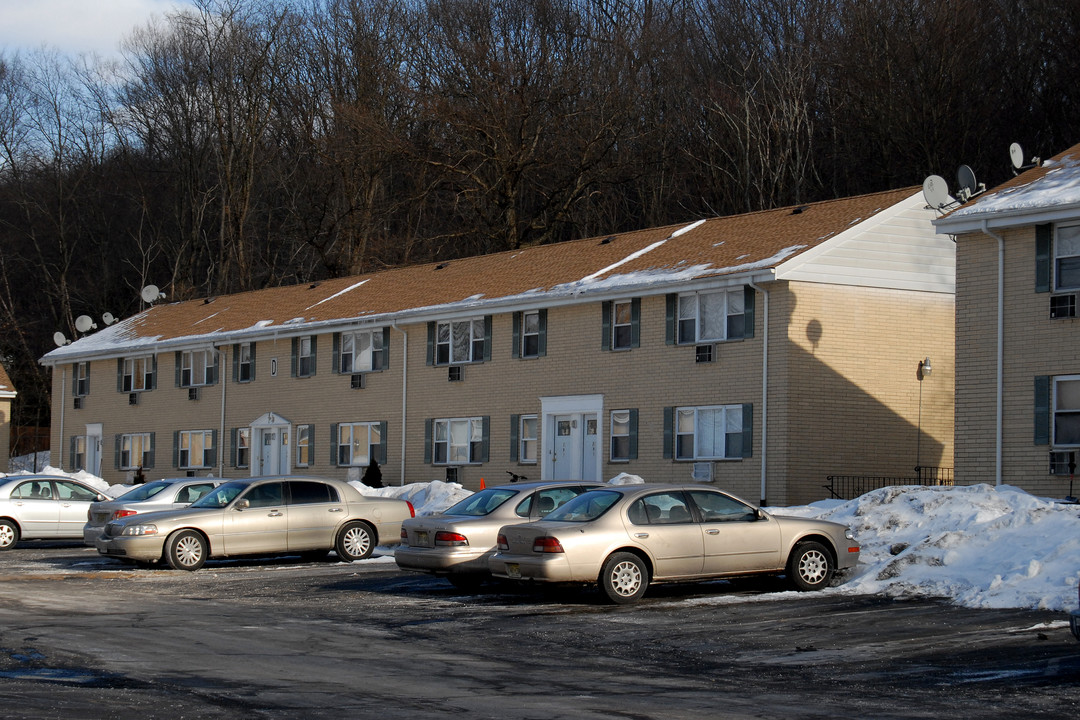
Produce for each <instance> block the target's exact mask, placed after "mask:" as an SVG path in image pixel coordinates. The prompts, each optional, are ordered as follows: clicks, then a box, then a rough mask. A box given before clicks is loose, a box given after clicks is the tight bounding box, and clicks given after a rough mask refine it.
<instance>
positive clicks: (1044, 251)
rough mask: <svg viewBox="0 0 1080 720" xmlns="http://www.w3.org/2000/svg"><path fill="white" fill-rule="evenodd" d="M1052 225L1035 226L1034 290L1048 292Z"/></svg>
mask: <svg viewBox="0 0 1080 720" xmlns="http://www.w3.org/2000/svg"><path fill="white" fill-rule="evenodd" d="M1052 238H1053V226H1052V225H1036V226H1035V292H1040V293H1044V292H1050V270H1051V262H1050V250H1051V247H1050V246H1051V244H1052V243H1051V239H1052Z"/></svg>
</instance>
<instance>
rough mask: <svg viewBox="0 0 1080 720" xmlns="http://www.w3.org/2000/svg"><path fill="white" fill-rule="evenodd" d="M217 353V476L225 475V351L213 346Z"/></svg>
mask: <svg viewBox="0 0 1080 720" xmlns="http://www.w3.org/2000/svg"><path fill="white" fill-rule="evenodd" d="M215 350H217V352H218V354H219V355H220V356H221V364H220V365H218V378H217V379H218V381H219V382H220V383H221V426H220V429H219V430H218V438H219V439H218V447H217V451H218V477H219V478H223V477H225V453H223V452H222V451H221V448H222V447H223V446H224V445H225V385H226V382H225V378H223V377H221V374H222V371H223V370H224V368H225V363H226V357H225V351H224V350H222V349H221V348H215ZM251 453H252V449H251V443H250V441H249V442H248V455H249V457H250V455H251Z"/></svg>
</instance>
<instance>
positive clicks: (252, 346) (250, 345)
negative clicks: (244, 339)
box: [248, 340, 256, 382]
mask: <svg viewBox="0 0 1080 720" xmlns="http://www.w3.org/2000/svg"><path fill="white" fill-rule="evenodd" d="M248 348H249V352H248V355H250V356H251V357H250V359H251V372H250V373H249V374H250V375H251V377H250V378H249V382H255V348H256V343H255V341H254V340H252V341H251V342H250V343H248Z"/></svg>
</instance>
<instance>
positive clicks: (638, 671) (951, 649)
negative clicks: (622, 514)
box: [0, 542, 1080, 720]
mask: <svg viewBox="0 0 1080 720" xmlns="http://www.w3.org/2000/svg"><path fill="white" fill-rule="evenodd" d="M0 581H2V582H0V650H2V652H0V703H2V705H3V712H4V715H5V716H6V717H13V718H64V719H65V720H73V719H75V718H103V717H108V718H113V717H115V718H129V717H141V718H188V717H203V718H233V717H238V718H239V717H242V718H310V717H327V718H336V717H351V718H410V719H413V720H415V719H416V718H428V717H449V716H457V717H462V716H463V717H469V718H474V717H475V718H699V717H700V718H704V717H710V718H715V717H732V718H741V717H746V718H751V717H755V718H758V717H778V716H787V717H793V718H816V717H837V716H841V717H867V718H870V717H873V718H922V717H926V718H931V717H932V718H941V717H950V716H951V717H971V716H973V715H978V716H980V717H1009V718H1015V717H1025V718H1037V717H1046V718H1065V717H1068V718H1072V717H1075V716H1076V715H1077V713H1078V712H1080V643H1077V642H1076V641H1075V640H1074V639H1073V637H1072V635H1071V634H1070V633H1069V630H1068V623H1067V618H1066V617H1065V616H1064V615H1062V614H1061V613H1050V612H1044V611H1026V610H1025V611H1021V610H967V609H961V608H955V607H951V606H950V605H948V604H947V603H946V602H944V601H938V600H928V599H919V600H915V599H908V600H903V599H887V598H880V597H872V596H871V597H867V596H861V597H849V596H844V595H839V594H831V593H825V594H797V593H791V592H787V591H786V590H785V589H784V586H783V585H779V584H778V583H777V581H759V582H735V583H728V582H714V583H708V584H699V585H682V586H666V587H657V588H653V589H652V590H651V591H650V593H649V594H648V595H647V596H646V597H645V599H644V601H643V602H641V603H640V604H638V605H635V606H631V607H615V606H610V605H606V604H604V603H603V602H601V599H600V596H599V594H598V593H596V592H595V591H585V592H582V591H579V590H557V591H551V590H548V591H540V590H531V589H527V588H524V589H523V588H517V587H504V586H495V585H493V586H491V587H489V588H485V589H484V590H483V591H482V592H480V593H477V594H474V595H469V594H462V593H461V592H460V591H457V590H455V589H453V588H452V587H451V586H450V585H449V584H448V583H446V582H445V581H441V580H437V579H434V578H429V577H427V576H423V575H413V574H405V573H402V572H399V571H398V570H397V568H396V566H395V565H394V564H393V563H392V562H388V558H385V557H384V558H382V559H379V558H376V559H373V560H370V561H364V562H359V563H352V564H347V565H346V564H341V563H335V562H322V563H301V562H299V561H298V560H297V559H296V558H280V559H269V560H244V561H218V562H211V563H209V564H208V565H207V567H206V568H204V569H203V570H200V571H198V572H196V573H184V572H177V571H172V570H158V569H136V568H131V567H128V566H124V565H121V564H119V563H118V562H116V561H114V560H110V559H105V558H100V557H99V556H98V555H97V553H96V552H95V551H93V550H92V549H89V548H83V547H81V546H78V545H73V544H62V543H28V542H24V543H21V544H20V545H19V546H18V547H17V548H16V549H14V550H12V551H9V552H5V553H2V554H0Z"/></svg>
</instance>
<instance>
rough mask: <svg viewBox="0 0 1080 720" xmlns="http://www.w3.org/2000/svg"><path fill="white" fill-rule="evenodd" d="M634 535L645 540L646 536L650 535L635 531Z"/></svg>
mask: <svg viewBox="0 0 1080 720" xmlns="http://www.w3.org/2000/svg"><path fill="white" fill-rule="evenodd" d="M634 537H636V538H641V539H642V540H644V539H645V538H647V537H649V533H634Z"/></svg>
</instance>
